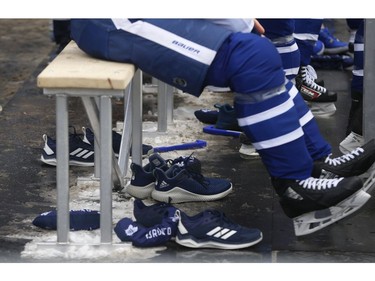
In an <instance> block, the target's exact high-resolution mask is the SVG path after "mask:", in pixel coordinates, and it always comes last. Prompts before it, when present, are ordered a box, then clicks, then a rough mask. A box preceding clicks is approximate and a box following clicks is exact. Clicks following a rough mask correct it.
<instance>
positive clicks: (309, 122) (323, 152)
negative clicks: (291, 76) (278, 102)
mask: <svg viewBox="0 0 375 281" xmlns="http://www.w3.org/2000/svg"><path fill="white" fill-rule="evenodd" d="M285 87H286V89H287V90H288V92H289V95H290V97H291V98H292V99H293V103H294V105H295V107H296V110H297V114H298V117H299V122H300V125H301V127H302V129H303V133H304V137H305V142H306V145H307V149H308V151H309V153H310V156H311V158H312V159H313V160H319V159H322V158H325V157H326V156H328V155H329V154H331V146H330V145H329V144H328V143H327V142H326V141H325V139H324V138H323V136H322V135H321V133H320V130H319V127H318V124H317V122H316V120H315V117H314V115H313V114H312V112H311V111H310V109H309V107H308V106H307V105H306V102H305V101H304V99H303V98H302V96H301V95H300V94H299V92H298V90H297V88H296V87H295V86H294V84H293V83H292V82H290V81H288V82H287V83H286V84H285Z"/></svg>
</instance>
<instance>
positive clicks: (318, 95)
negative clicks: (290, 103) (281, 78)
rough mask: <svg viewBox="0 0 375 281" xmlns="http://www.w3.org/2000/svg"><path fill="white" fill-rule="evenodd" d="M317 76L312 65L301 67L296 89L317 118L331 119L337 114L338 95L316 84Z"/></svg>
mask: <svg viewBox="0 0 375 281" xmlns="http://www.w3.org/2000/svg"><path fill="white" fill-rule="evenodd" d="M316 79H317V75H316V71H315V69H314V68H313V67H312V66H311V65H307V66H301V67H300V69H299V72H298V75H297V76H296V78H295V80H296V87H297V89H298V91H299V92H300V93H301V95H302V97H303V99H304V100H305V101H306V103H307V105H308V106H309V108H310V110H311V112H312V113H313V114H314V116H316V117H329V116H332V115H333V114H334V113H335V112H336V106H335V104H334V102H336V101H337V94H336V93H334V92H331V91H328V90H327V88H325V87H324V86H322V85H319V84H318V83H317V82H316Z"/></svg>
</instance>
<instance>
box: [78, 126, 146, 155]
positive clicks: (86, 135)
mask: <svg viewBox="0 0 375 281" xmlns="http://www.w3.org/2000/svg"><path fill="white" fill-rule="evenodd" d="M82 132H83V141H84V142H86V143H88V144H91V145H94V143H95V142H94V132H93V131H92V130H91V129H90V128H86V127H82ZM121 138H122V135H121V134H119V133H117V132H116V131H114V130H112V148H113V152H114V153H115V155H116V157H118V155H119V153H120V147H121ZM152 148H153V147H152V146H151V145H147V144H142V154H143V155H147V153H148V152H149V151H150V150H151V149H152ZM130 155H131V149H130Z"/></svg>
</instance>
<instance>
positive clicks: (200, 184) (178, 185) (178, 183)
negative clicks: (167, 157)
mask: <svg viewBox="0 0 375 281" xmlns="http://www.w3.org/2000/svg"><path fill="white" fill-rule="evenodd" d="M154 176H155V178H156V183H155V189H154V190H153V191H152V193H151V197H152V198H153V199H155V200H157V201H161V202H167V203H182V202H194V201H195V202H196V201H213V200H218V199H221V198H223V197H225V196H226V195H228V194H229V193H230V192H231V191H232V183H231V182H230V181H229V180H226V179H216V178H207V177H204V176H203V175H202V174H196V173H192V172H190V171H189V170H188V169H185V168H183V167H180V166H179V165H173V166H172V167H170V168H169V169H168V170H167V171H164V170H162V169H159V168H156V169H155V170H154Z"/></svg>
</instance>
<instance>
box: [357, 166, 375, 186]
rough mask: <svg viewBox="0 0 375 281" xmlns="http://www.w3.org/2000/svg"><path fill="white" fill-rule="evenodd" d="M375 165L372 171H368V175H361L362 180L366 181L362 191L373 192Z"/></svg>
mask: <svg viewBox="0 0 375 281" xmlns="http://www.w3.org/2000/svg"><path fill="white" fill-rule="evenodd" d="M374 165H375V164H373V165H372V166H371V167H370V169H368V170H367V172H366V173H364V174H362V175H360V178H361V179H362V180H364V184H363V187H362V190H363V191H366V192H371V191H372V190H373V189H374V187H375V185H374V183H375V168H374Z"/></svg>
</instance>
